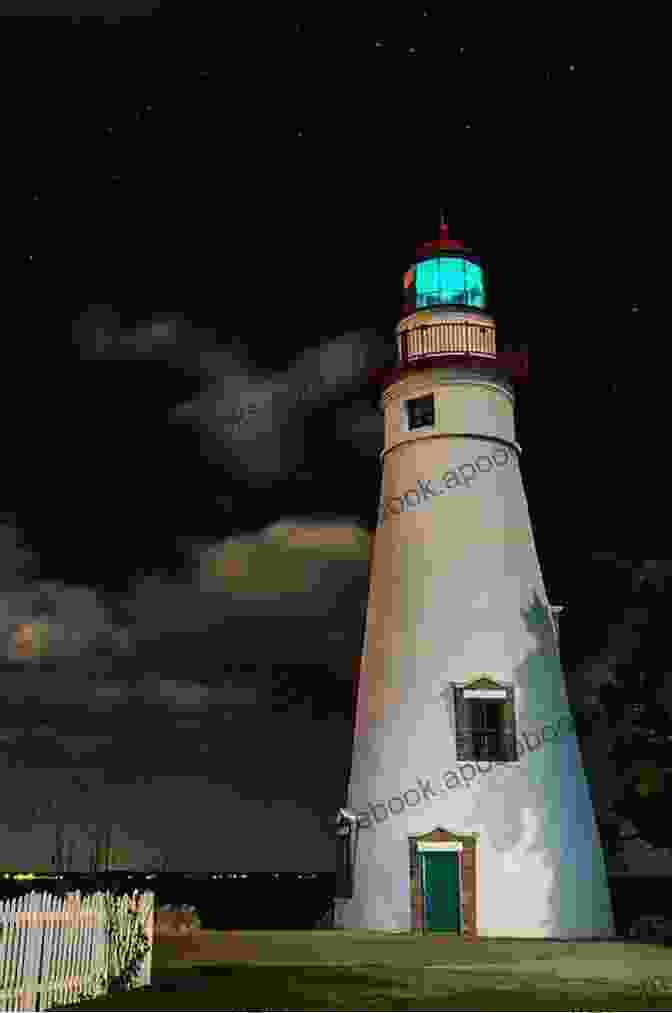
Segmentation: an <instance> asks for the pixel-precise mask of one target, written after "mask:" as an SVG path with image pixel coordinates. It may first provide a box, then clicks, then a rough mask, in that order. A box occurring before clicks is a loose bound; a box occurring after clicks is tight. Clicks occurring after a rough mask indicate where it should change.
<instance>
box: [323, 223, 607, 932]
mask: <svg viewBox="0 0 672 1013" xmlns="http://www.w3.org/2000/svg"><path fill="white" fill-rule="evenodd" d="M404 296H405V302H404V309H403V315H402V319H401V320H400V322H399V324H398V326H397V339H398V365H397V367H396V368H394V369H390V370H386V371H384V372H383V373H379V374H378V375H377V376H376V378H375V379H376V381H377V382H378V383H379V384H380V388H381V391H382V402H381V403H382V408H383V410H384V415H385V446H384V450H383V453H382V455H381V456H382V462H383V478H382V493H381V499H380V509H379V517H378V528H377V531H376V535H375V540H374V547H373V554H372V560H371V572H370V589H369V605H368V614H367V623H366V633H365V640H364V652H363V659H362V667H361V673H360V678H359V686H358V691H357V694H356V700H357V717H356V725H355V742H354V749H353V761H352V773H351V780H350V791H349V798H348V808H347V809H345V810H341V815H342V822H341V826H342V827H343V826H344V825H345V822H347V821H349V822H350V824H351V826H350V830H351V832H350V833H348V828H347V827H346V829H345V832H344V833H342V834H341V836H342V837H343V838H344V839H345V841H346V846H347V848H348V851H349V858H350V862H349V863H348V864H349V875H348V877H346V878H347V879H348V880H349V882H350V889H349V890H346V891H341V894H342V896H346V897H347V896H348V894H350V898H349V899H346V900H341V901H339V902H338V906H337V916H336V917H337V924H340V925H342V926H343V927H345V928H368V929H388V930H402V931H404V930H405V931H409V930H417V931H424V932H457V933H461V934H463V935H464V936H465V937H466V938H476V937H477V936H479V935H480V936H504V937H530V938H558V939H581V938H584V939H588V938H607V937H609V936H611V935H613V920H612V912H611V905H610V899H609V889H608V884H607V875H606V868H605V863H604V857H603V853H602V848H601V844H600V840H599V836H598V832H597V828H596V824H595V820H594V815H593V807H592V803H591V798H590V792H589V788H588V784H587V782H586V778H585V775H584V771H583V767H582V763H581V756H580V752H579V748H578V743H577V739H576V734H575V730H574V724H573V719H572V713H571V710H570V707H569V704H568V700H567V695H566V690H565V684H564V676H563V673H562V669H561V666H560V658H559V653H558V641H557V627H556V621H555V617H554V615H553V612H554V609H553V607H552V606H550V605H549V602H548V599H547V596H546V591H545V589H544V583H543V578H542V575H541V570H540V567H539V561H538V559H537V553H536V549H535V544H534V537H533V534H532V527H531V523H530V516H529V512H528V506H527V500H526V497H525V491H524V487H523V482H522V478H521V470H520V461H521V454H522V451H521V447H520V446H519V445H518V443H517V442H516V434H515V429H514V383H518V382H523V381H524V380H525V378H526V376H527V360H526V356H525V355H522V354H520V353H518V354H517V353H512V352H509V353H502V352H498V351H497V345H496V340H495V322H494V319H493V317H492V316H491V315H490V314H489V313H488V311H487V308H486V299H485V288H484V277H483V270H482V267H481V264H480V261H479V258H478V257H477V256H476V255H475V254H474V253H473V252H472V251H471V250H469V249H466V248H465V247H464V246H463V244H462V243H461V242H458V241H456V240H452V239H449V238H448V229H447V226H446V225H445V224H444V223H443V221H442V224H441V232H440V238H439V239H438V240H436V241H433V242H430V243H426V244H424V245H422V246H421V247H419V248H418V250H417V253H416V263H415V264H414V265H413V266H412V267H411V268H410V270H409V271H407V273H406V274H405V275H404Z"/></svg>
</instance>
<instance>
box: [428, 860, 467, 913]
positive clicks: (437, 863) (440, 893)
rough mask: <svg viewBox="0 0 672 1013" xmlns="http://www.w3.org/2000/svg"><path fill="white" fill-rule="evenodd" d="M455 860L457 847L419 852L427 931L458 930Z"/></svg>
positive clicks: (457, 882)
mask: <svg viewBox="0 0 672 1013" xmlns="http://www.w3.org/2000/svg"><path fill="white" fill-rule="evenodd" d="M459 861H460V856H459V852H457V851H425V852H422V866H423V884H424V893H425V930H426V931H427V932H458V933H459V932H460V930H461V927H462V926H461V921H462V919H461V917H460V865H459Z"/></svg>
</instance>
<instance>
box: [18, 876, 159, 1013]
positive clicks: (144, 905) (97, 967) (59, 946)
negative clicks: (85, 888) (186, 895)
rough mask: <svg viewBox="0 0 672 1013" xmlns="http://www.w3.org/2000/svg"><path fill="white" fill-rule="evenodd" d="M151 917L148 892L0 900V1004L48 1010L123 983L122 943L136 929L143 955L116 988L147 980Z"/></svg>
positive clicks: (131, 944) (126, 944) (133, 943)
mask: <svg viewBox="0 0 672 1013" xmlns="http://www.w3.org/2000/svg"><path fill="white" fill-rule="evenodd" d="M153 923H154V894H153V893H151V892H146V893H144V894H142V895H139V894H138V893H137V892H136V893H134V895H133V896H132V897H129V896H128V895H127V894H126V895H123V896H121V897H119V896H112V895H111V894H110V893H109V892H108V893H106V894H103V893H100V892H98V893H95V894H93V895H92V896H87V897H82V896H81V895H80V893H79V891H76V892H75V893H68V894H66V896H64V897H58V896H54V895H52V894H51V893H47V892H44V893H38V892H37V891H31V892H30V893H29V894H26V895H24V896H23V897H18V898H14V899H13V900H11V901H6V902H4V903H3V902H0V1008H1V1009H3V1010H47V1009H53V1008H54V1007H58V1006H62V1005H65V1004H67V1003H72V1002H77V1001H78V1000H79V999H84V998H94V997H96V996H99V995H105V994H106V993H107V992H108V991H109V989H110V986H111V984H114V983H116V982H122V983H123V982H125V981H127V979H128V977H129V975H128V974H125V973H124V972H125V971H126V966H125V965H126V964H127V963H128V959H129V958H128V953H129V949H131V950H133V951H137V950H138V935H139V933H142V932H144V936H145V937H146V939H145V941H144V945H143V946H142V947H141V952H142V954H143V956H142V961H141V963H140V966H137V962H136V964H134V965H133V971H132V974H131V976H130V981H129V982H128V983H127V984H126V985H125V986H124V985H123V984H122V987H130V988H139V987H143V986H147V985H149V984H150V983H151V956H152V949H151V947H152V940H153V927H154V924H153ZM138 926H139V927H138ZM143 938H144V937H143Z"/></svg>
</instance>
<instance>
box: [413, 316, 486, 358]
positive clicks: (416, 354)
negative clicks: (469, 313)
mask: <svg viewBox="0 0 672 1013" xmlns="http://www.w3.org/2000/svg"><path fill="white" fill-rule="evenodd" d="M456 354H457V355H459V354H465V355H480V356H487V357H490V358H493V359H494V358H495V357H496V355H497V346H496V341H495V327H494V325H493V324H486V323H482V324H479V323H474V322H472V321H456V322H454V323H449V322H446V321H439V322H437V323H435V324H421V325H419V326H415V327H409V328H407V329H405V330H402V331H401V332H400V334H399V359H400V362H401V364H402V365H406V364H407V363H409V362H412V361H413V360H414V359H417V358H420V357H424V356H428V355H456Z"/></svg>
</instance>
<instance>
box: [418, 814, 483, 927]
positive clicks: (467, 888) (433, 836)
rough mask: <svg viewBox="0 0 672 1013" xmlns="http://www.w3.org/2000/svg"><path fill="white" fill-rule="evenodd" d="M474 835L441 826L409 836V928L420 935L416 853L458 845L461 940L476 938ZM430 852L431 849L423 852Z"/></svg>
mask: <svg viewBox="0 0 672 1013" xmlns="http://www.w3.org/2000/svg"><path fill="white" fill-rule="evenodd" d="M478 840H479V834H478V833H466V834H465V833H458V832H454V831H451V830H446V828H445V827H440V826H439V827H434V829H433V830H430V831H428V832H427V831H426V832H424V833H421V834H409V836H408V845H409V876H410V907H411V910H410V929H411V932H418V933H424V932H425V931H426V929H425V902H424V883H422V882H421V877H422V870H421V865H422V864H424V863H421V861H420V857H419V856H420V853H421V851H422V850H424V847H423V846H425V845H431V844H439V845H441V844H446V843H451V844H457V843H459V844H461V845H462V847H461V859H460V891H461V892H460V922H461V934H462V937H463V938H464V940H465V941H468V940H476V939H478V896H477V887H478V855H479V849H478ZM427 850H433V849H427Z"/></svg>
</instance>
